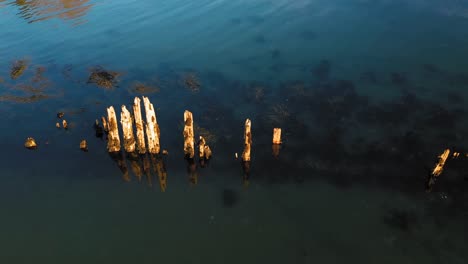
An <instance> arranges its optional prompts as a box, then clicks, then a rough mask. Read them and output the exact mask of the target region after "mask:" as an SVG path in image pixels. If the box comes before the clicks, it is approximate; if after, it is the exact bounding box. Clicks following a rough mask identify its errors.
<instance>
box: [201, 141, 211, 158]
mask: <svg viewBox="0 0 468 264" xmlns="http://www.w3.org/2000/svg"><path fill="white" fill-rule="evenodd" d="M198 152H199V156H200V159H204V160H209V159H210V158H211V155H212V152H211V149H210V146H208V145H207V144H206V140H205V138H204V137H202V136H200V140H199V141H198Z"/></svg>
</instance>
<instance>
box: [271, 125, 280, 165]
mask: <svg viewBox="0 0 468 264" xmlns="http://www.w3.org/2000/svg"><path fill="white" fill-rule="evenodd" d="M281 143H282V142H281V128H273V145H272V150H273V156H274V157H275V158H278V157H279V153H280V145H281Z"/></svg>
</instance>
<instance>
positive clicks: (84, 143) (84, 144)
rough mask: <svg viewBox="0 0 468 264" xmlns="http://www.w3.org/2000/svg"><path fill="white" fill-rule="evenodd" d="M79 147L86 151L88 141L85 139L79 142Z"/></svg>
mask: <svg viewBox="0 0 468 264" xmlns="http://www.w3.org/2000/svg"><path fill="white" fill-rule="evenodd" d="M80 149H81V150H82V151H84V152H88V142H86V140H85V139H83V140H81V142H80Z"/></svg>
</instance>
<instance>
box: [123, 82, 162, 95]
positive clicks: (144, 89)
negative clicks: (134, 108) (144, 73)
mask: <svg viewBox="0 0 468 264" xmlns="http://www.w3.org/2000/svg"><path fill="white" fill-rule="evenodd" d="M130 91H131V92H132V93H136V94H142V95H146V94H152V93H158V92H159V91H160V89H159V87H156V86H153V85H148V84H145V83H142V82H134V83H133V84H132V88H131V89H130Z"/></svg>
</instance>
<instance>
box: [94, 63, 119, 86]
mask: <svg viewBox="0 0 468 264" xmlns="http://www.w3.org/2000/svg"><path fill="white" fill-rule="evenodd" d="M90 72H91V73H90V75H89V78H88V83H93V84H95V85H97V86H98V87H101V88H104V89H114V88H116V87H117V84H118V82H119V80H118V77H119V76H121V75H122V74H121V73H119V72H116V71H109V70H106V69H104V68H103V67H101V66H97V67H94V68H91V70H90Z"/></svg>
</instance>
